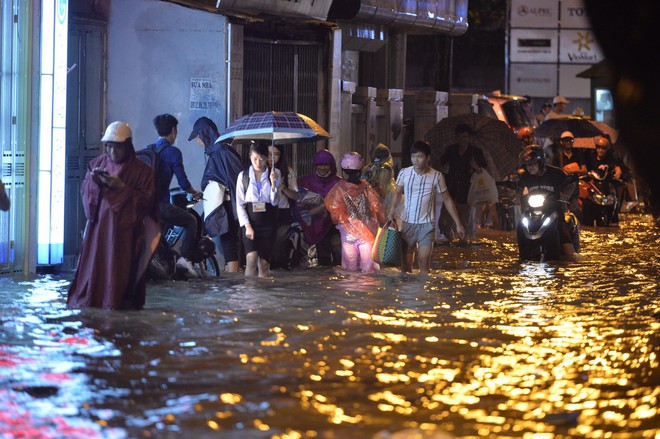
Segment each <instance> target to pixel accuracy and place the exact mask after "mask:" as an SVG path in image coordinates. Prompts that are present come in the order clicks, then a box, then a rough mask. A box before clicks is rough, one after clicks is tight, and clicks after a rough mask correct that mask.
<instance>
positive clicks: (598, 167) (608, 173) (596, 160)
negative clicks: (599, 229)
mask: <svg viewBox="0 0 660 439" xmlns="http://www.w3.org/2000/svg"><path fill="white" fill-rule="evenodd" d="M594 143H595V144H596V152H595V153H592V154H591V156H589V158H588V160H587V171H588V172H589V174H591V175H594V176H595V177H596V179H597V180H605V179H613V180H614V181H619V180H620V179H621V175H622V174H623V171H622V170H621V166H619V163H618V160H617V158H616V157H615V156H614V151H612V143H611V142H610V139H609V137H608V136H598V137H596V138H595V139H594ZM619 208H620V206H616V207H615V208H614V211H613V212H612V225H616V224H618V223H619V214H618V211H619Z"/></svg>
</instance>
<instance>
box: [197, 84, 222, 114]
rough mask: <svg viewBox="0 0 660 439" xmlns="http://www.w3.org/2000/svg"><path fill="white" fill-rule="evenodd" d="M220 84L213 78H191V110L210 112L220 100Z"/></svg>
mask: <svg viewBox="0 0 660 439" xmlns="http://www.w3.org/2000/svg"><path fill="white" fill-rule="evenodd" d="M220 92H221V90H220V84H218V81H216V80H215V79H211V78H190V109H191V110H209V109H211V108H215V107H217V105H218V102H219V100H220V94H221V93H220Z"/></svg>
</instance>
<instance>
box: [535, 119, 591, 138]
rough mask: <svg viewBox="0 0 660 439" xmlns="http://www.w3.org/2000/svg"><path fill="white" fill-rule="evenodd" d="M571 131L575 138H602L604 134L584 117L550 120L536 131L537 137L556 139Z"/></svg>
mask: <svg viewBox="0 0 660 439" xmlns="http://www.w3.org/2000/svg"><path fill="white" fill-rule="evenodd" d="M564 131H570V132H571V133H573V136H575V138H578V137H594V136H602V135H603V132H602V131H601V130H600V129H599V128H598V127H597V126H596V125H594V124H593V123H592V122H591V121H590V120H589V119H585V118H583V117H560V118H557V119H548V120H546V121H544V122H543V123H542V124H541V125H540V126H539V127H538V128H537V129H536V137H546V138H556V139H557V140H559V137H560V136H561V133H563V132H564Z"/></svg>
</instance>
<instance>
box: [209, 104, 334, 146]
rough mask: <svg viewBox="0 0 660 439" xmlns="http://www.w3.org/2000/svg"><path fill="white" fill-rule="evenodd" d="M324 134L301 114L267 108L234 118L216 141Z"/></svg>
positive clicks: (292, 139)
mask: <svg viewBox="0 0 660 439" xmlns="http://www.w3.org/2000/svg"><path fill="white" fill-rule="evenodd" d="M328 138H330V135H329V134H328V133H327V131H325V130H324V129H323V128H321V126H320V125H319V124H318V123H316V122H315V121H314V120H313V119H311V118H309V117H307V116H305V115H304V114H300V113H294V112H289V111H268V112H265V113H252V114H248V115H245V116H242V117H240V118H238V119H236V120H235V121H234V122H232V123H231V124H230V125H229V126H228V127H227V128H226V129H225V130H224V131H223V132H222V133H221V134H220V137H218V140H217V141H228V140H231V141H232V142H233V143H246V142H249V141H251V140H270V141H271V142H272V143H273V144H276V145H282V144H286V143H296V142H316V141H318V140H322V139H328Z"/></svg>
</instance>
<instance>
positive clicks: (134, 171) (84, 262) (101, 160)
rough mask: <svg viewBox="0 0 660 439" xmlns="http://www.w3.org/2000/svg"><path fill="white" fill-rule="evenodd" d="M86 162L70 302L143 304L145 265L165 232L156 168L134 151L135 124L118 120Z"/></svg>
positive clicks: (79, 305)
mask: <svg viewBox="0 0 660 439" xmlns="http://www.w3.org/2000/svg"><path fill="white" fill-rule="evenodd" d="M101 142H102V143H103V147H104V150H105V151H104V153H103V154H101V155H100V156H99V157H97V158H95V159H93V160H92V161H91V162H90V163H89V165H88V166H87V173H86V174H85V179H84V181H83V183H82V187H81V190H80V192H81V196H82V201H83V206H84V209H85V215H86V216H87V227H86V229H85V236H84V239H83V245H82V251H81V253H80V260H79V262H78V268H77V270H76V275H75V277H74V279H73V282H72V283H71V288H70V289H69V294H68V299H67V306H68V307H69V308H87V307H94V308H103V309H142V308H143V307H144V303H145V299H146V280H145V273H146V267H147V264H148V263H149V260H150V259H151V256H152V255H153V251H154V250H155V248H156V244H157V242H158V239H159V237H160V231H159V226H158V219H157V218H158V211H157V208H156V206H157V204H156V186H155V179H154V173H153V170H152V169H151V168H150V167H149V166H148V165H147V164H146V163H144V162H142V161H141V160H140V159H138V158H137V157H136V156H135V149H134V147H133V142H132V133H131V128H130V126H129V125H128V124H127V123H126V122H113V123H111V124H110V125H109V126H108V128H107V129H106V131H105V134H104V135H103V138H102V139H101Z"/></svg>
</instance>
